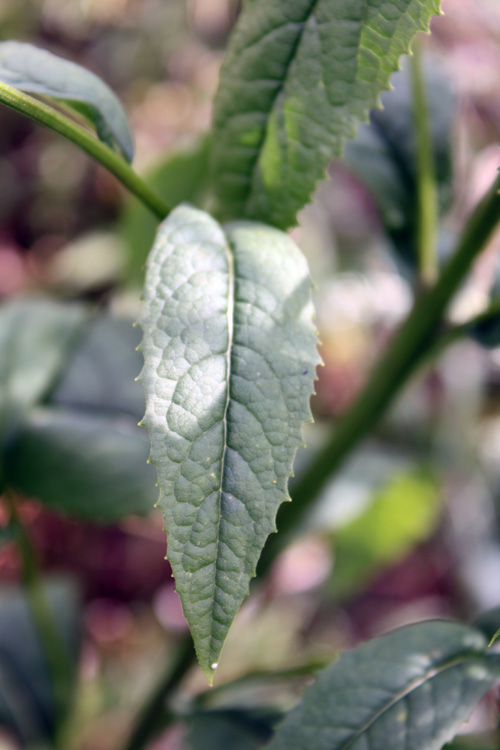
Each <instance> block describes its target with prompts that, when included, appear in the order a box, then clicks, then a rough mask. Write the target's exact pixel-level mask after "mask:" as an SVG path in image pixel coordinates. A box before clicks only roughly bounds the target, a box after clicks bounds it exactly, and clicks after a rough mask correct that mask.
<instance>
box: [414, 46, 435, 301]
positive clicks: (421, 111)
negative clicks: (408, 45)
mask: <svg viewBox="0 0 500 750" xmlns="http://www.w3.org/2000/svg"><path fill="white" fill-rule="evenodd" d="M410 61H411V75H412V83H413V106H414V116H415V126H416V135H417V165H418V170H417V183H418V184H417V189H418V222H417V247H418V260H419V268H420V279H421V281H422V286H424V287H425V286H430V285H431V284H433V283H434V282H435V281H436V278H437V249H436V238H437V224H438V196H437V189H436V177H435V166H434V149H433V144H432V136H431V128H430V120H429V111H428V105H427V97H426V92H425V82H424V77H423V74H422V65H421V55H420V47H419V45H418V43H416V44H415V45H414V49H413V55H412V56H411V58H410Z"/></svg>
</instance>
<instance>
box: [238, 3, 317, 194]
mask: <svg viewBox="0 0 500 750" xmlns="http://www.w3.org/2000/svg"><path fill="white" fill-rule="evenodd" d="M319 3H320V0H312V2H311V5H310V7H309V9H308V10H307V12H306V13H305V18H304V20H303V21H302V22H301V23H302V28H301V29H300V31H299V32H298V34H297V39H296V40H295V43H294V44H293V45H292V49H291V51H290V55H289V57H288V60H287V61H286V63H285V70H286V72H285V75H284V76H283V80H282V81H281V83H280V85H279V86H278V87H277V89H276V91H275V93H274V96H273V97H272V99H271V102H270V105H269V109H268V117H267V119H266V124H265V127H264V128H263V130H262V137H261V139H260V142H259V144H258V146H257V149H256V152H255V154H256V155H255V161H254V164H253V166H252V177H251V179H250V181H249V183H248V191H247V198H246V201H245V204H246V206H247V207H248V204H249V202H250V199H251V196H252V193H253V192H254V188H255V178H256V174H257V167H258V165H259V161H260V156H261V153H262V149H263V147H264V144H265V142H266V141H267V136H268V132H269V123H270V121H271V115H272V114H273V112H274V107H275V105H276V102H277V101H278V97H279V96H280V94H281V93H282V91H283V89H284V88H285V85H286V83H287V80H288V74H289V72H290V67H291V65H292V63H293V61H294V60H295V57H296V55H297V52H298V49H299V47H300V43H301V41H302V37H303V35H304V30H305V28H306V26H307V24H308V22H309V19H310V18H311V16H312V15H313V13H314V11H315V10H316V7H317V6H318V5H319Z"/></svg>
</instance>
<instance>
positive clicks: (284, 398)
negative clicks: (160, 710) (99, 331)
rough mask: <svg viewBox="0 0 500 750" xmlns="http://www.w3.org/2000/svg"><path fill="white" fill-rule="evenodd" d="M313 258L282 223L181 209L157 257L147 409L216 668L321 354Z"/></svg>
mask: <svg viewBox="0 0 500 750" xmlns="http://www.w3.org/2000/svg"><path fill="white" fill-rule="evenodd" d="M312 316H313V309H312V302H311V283H310V280H309V274H308V270H307V264H306V262H305V259H304V258H303V256H302V255H301V253H300V252H299V250H298V249H297V247H296V246H295V245H294V243H293V242H292V241H291V240H290V239H289V238H288V237H286V235H284V234H282V233H281V232H279V231H278V230H275V229H272V228H270V227H266V226H263V225H260V224H254V223H250V222H245V223H235V224H232V225H230V226H229V227H226V229H225V231H223V229H222V228H221V227H220V226H219V224H217V222H216V221H214V219H212V218H211V217H210V216H208V214H206V213H203V212H202V211H200V210H197V209H194V208H191V207H188V206H181V207H180V208H177V209H176V210H175V211H173V212H172V214H171V215H170V216H169V218H168V219H167V220H166V221H165V222H164V223H163V224H162V225H161V228H160V231H159V233H158V236H157V240H156V243H155V246H154V248H153V251H152V253H151V255H150V257H149V259H148V268H147V276H146V285H145V292H144V314H143V318H142V321H141V325H142V328H143V330H144V339H143V342H142V345H141V350H142V352H143V354H144V359H145V365H144V370H143V372H142V375H141V381H142V383H143V385H144V388H145V391H146V397H147V409H146V416H145V419H144V424H145V426H146V427H147V428H148V429H149V432H150V437H151V443H152V452H151V459H152V462H153V463H154V464H155V465H156V467H157V469H158V480H159V484H160V501H159V505H160V507H161V508H162V510H163V512H164V515H165V524H166V530H167V537H168V558H169V560H170V562H171V564H172V568H173V571H174V576H175V579H176V583H177V590H178V592H179V594H180V596H181V600H182V602H183V606H184V612H185V614H186V617H187V619H188V622H189V624H190V627H191V631H192V633H193V637H194V640H195V645H196V649H197V653H198V658H199V661H200V664H201V667H202V669H203V671H204V672H205V674H206V676H207V678H208V679H209V680H210V681H211V680H212V679H213V674H214V670H215V668H216V666H217V661H218V658H219V653H220V650H221V648H222V645H223V643H224V640H225V638H226V635H227V632H228V630H229V627H230V625H231V622H232V620H233V618H234V615H235V614H236V612H237V610H238V608H239V606H240V605H241V602H242V601H243V599H244V598H245V596H247V594H248V587H249V583H250V579H251V578H252V577H253V576H254V575H255V567H256V564H257V561H258V559H259V556H260V553H261V550H262V547H263V545H264V543H265V541H266V539H267V537H268V536H269V534H271V533H272V532H273V531H274V529H275V518H276V512H277V510H278V508H279V506H280V505H281V503H282V502H284V501H285V500H287V499H288V497H289V496H288V478H289V477H290V475H291V473H292V463H293V459H294V456H295V453H296V450H297V448H298V447H299V446H300V445H302V442H303V438H302V434H301V433H302V425H303V423H304V422H305V421H307V420H310V419H311V412H310V408H309V399H310V396H311V393H312V390H313V381H314V379H315V377H316V375H315V370H316V365H317V364H318V361H319V358H318V354H317V350H316V335H315V330H314V325H313V323H312Z"/></svg>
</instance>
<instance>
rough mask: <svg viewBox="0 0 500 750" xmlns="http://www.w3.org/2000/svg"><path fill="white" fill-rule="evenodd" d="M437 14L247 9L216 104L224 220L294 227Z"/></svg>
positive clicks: (302, 2)
mask: <svg viewBox="0 0 500 750" xmlns="http://www.w3.org/2000/svg"><path fill="white" fill-rule="evenodd" d="M439 8H440V3H439V0H386V2H381V1H380V0H295V2H286V3H285V2H282V0H252V2H247V3H245V4H244V6H243V11H242V14H241V16H240V19H239V21H238V24H237V27H236V30H235V32H234V33H233V36H232V39H231V42H230V45H229V49H228V52H227V55H226V58H225V61H224V64H223V67H222V72H221V82H220V88H219V92H218V94H217V98H216V102H215V115H214V123H215V127H214V170H215V180H216V186H217V190H218V197H219V201H220V212H221V214H222V215H223V216H224V217H225V218H239V217H248V218H252V219H258V220H260V221H265V222H267V223H269V224H273V225H275V226H278V227H280V228H282V229H286V228H288V227H290V226H291V225H293V224H295V223H296V215H297V212H298V211H299V210H300V209H301V208H302V207H303V206H304V205H305V204H306V203H307V202H308V201H309V200H310V199H311V195H312V193H313V192H314V189H315V186H316V183H317V182H318V180H320V179H322V178H323V177H324V175H325V170H326V167H327V164H328V162H329V160H330V159H331V158H332V157H334V156H340V155H341V153H342V148H343V145H344V143H345V142H346V140H348V139H349V138H353V137H354V136H355V135H356V130H357V128H358V125H359V123H360V122H361V121H363V120H366V119H367V116H368V112H369V110H370V109H371V108H373V107H375V106H378V103H379V95H380V93H381V92H382V91H383V90H384V89H387V88H388V87H389V79H390V76H391V74H392V73H393V72H394V71H395V70H397V69H398V66H399V58H400V56H401V55H402V54H404V53H406V52H408V48H409V45H410V42H411V41H412V39H413V37H414V35H415V34H416V33H417V32H418V31H419V30H423V29H426V28H428V25H429V21H430V18H431V16H432V15H433V14H436V13H438V12H439Z"/></svg>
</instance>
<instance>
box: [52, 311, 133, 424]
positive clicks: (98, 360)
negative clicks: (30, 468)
mask: <svg viewBox="0 0 500 750" xmlns="http://www.w3.org/2000/svg"><path fill="white" fill-rule="evenodd" d="M140 342H141V333H140V331H139V329H138V328H137V327H134V325H133V323H132V321H131V320H127V319H123V318H113V317H111V316H109V315H100V316H99V317H98V318H96V319H94V320H93V321H92V322H91V325H90V326H89V327H88V329H87V331H86V334H85V336H84V337H83V339H82V341H81V343H80V345H79V346H78V347H77V348H76V349H75V350H74V351H73V353H72V356H71V357H70V358H69V359H68V361H67V363H66V366H65V368H64V370H63V372H62V374H61V377H60V379H59V382H58V383H57V385H56V387H55V389H54V390H53V391H52V392H51V393H50V396H49V398H48V403H49V404H51V405H55V406H56V407H58V408H64V409H66V410H70V411H72V412H76V411H78V412H82V413H83V414H87V415H88V414H93V415H96V414H99V415H101V416H104V415H109V416H114V417H116V416H118V415H122V416H126V415H129V416H131V417H134V418H136V421H139V419H141V417H142V416H143V414H144V407H145V400H144V390H143V389H142V387H141V386H140V385H139V383H137V382H136V380H137V376H138V375H139V373H140V371H141V369H142V365H143V358H142V355H141V354H140V353H139V352H138V351H137V347H138V346H139V344H140Z"/></svg>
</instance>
